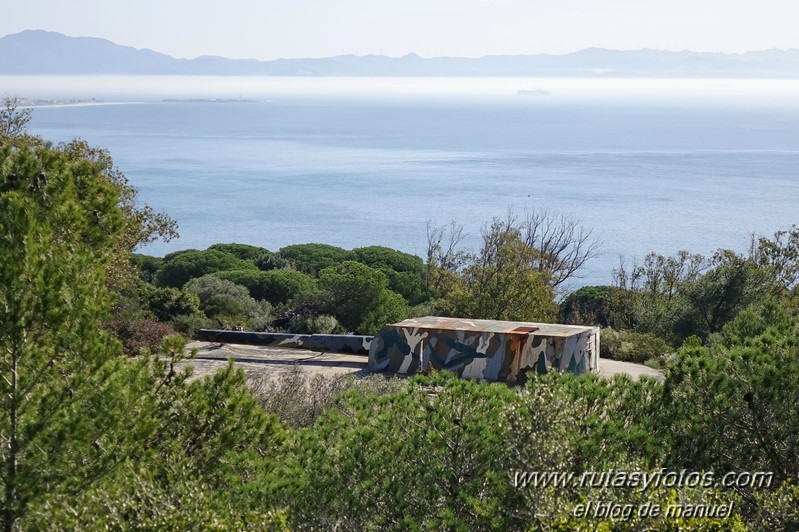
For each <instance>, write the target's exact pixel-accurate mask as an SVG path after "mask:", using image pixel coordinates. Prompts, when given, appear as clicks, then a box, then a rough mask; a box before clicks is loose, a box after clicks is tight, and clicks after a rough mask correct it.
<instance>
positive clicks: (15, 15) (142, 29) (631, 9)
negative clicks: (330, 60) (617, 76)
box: [0, 0, 799, 59]
mask: <svg viewBox="0 0 799 532" xmlns="http://www.w3.org/2000/svg"><path fill="white" fill-rule="evenodd" d="M0 1H1V2H3V3H6V2H8V3H11V2H13V0H0ZM2 11H3V14H2V17H0V36H2V35H6V34H9V33H17V32H19V31H23V30H26V29H43V30H49V31H57V32H60V33H64V34H66V35H70V36H75V37H100V38H104V39H109V40H111V41H114V42H116V43H117V44H124V45H128V46H133V47H136V48H149V49H152V50H156V51H159V52H163V53H167V54H169V55H173V56H175V57H187V58H193V57H197V56H200V55H218V56H224V57H230V58H240V59H243V58H253V59H277V58H296V57H329V56H335V55H340V54H356V55H367V54H379V55H389V56H395V57H396V56H402V55H405V54H407V53H410V52H414V53H417V54H419V55H421V56H423V57H437V56H457V57H481V56H484V55H493V54H538V53H550V54H564V53H569V52H573V51H577V50H581V49H584V48H590V47H600V48H611V49H618V50H634V49H641V48H655V49H662V50H692V51H703V52H725V53H740V52H744V51H748V50H765V49H771V48H781V49H787V48H799V31H797V29H796V21H797V20H799V2H797V1H796V0H758V1H754V0H391V1H387V0H225V1H211V0H136V1H131V0H70V1H65V0H24V1H19V2H14V6H13V9H3V10H2Z"/></svg>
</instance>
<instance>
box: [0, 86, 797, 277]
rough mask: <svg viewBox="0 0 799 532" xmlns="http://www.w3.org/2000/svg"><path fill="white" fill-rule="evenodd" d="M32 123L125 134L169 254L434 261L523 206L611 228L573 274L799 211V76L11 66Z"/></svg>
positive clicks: (115, 137)
mask: <svg viewBox="0 0 799 532" xmlns="http://www.w3.org/2000/svg"><path fill="white" fill-rule="evenodd" d="M0 95H2V96H5V95H8V96H20V97H27V98H46V99H54V100H59V99H69V98H78V99H90V98H94V99H96V100H97V101H99V102H101V103H92V104H85V105H51V106H39V107H36V108H35V109H34V111H33V118H32V122H31V125H30V129H31V131H32V132H33V133H35V134H38V135H41V136H42V137H44V138H46V139H48V140H52V141H54V142H61V141H69V140H71V139H73V138H82V139H85V140H86V141H88V142H89V143H91V144H92V145H95V146H99V147H104V148H108V149H109V150H110V152H111V154H112V156H113V158H114V161H115V163H116V165H117V166H118V167H119V169H120V170H122V172H123V173H124V174H125V175H126V176H127V178H128V179H129V181H130V183H131V184H132V185H134V186H135V187H137V188H138V190H139V199H140V201H141V202H142V203H145V204H147V205H150V206H151V207H153V208H154V209H155V210H157V211H162V212H165V213H167V214H168V215H169V216H171V217H172V218H174V219H175V220H176V221H177V222H178V224H179V232H180V237H179V238H178V239H175V240H173V241H171V242H168V243H165V242H156V243H153V244H151V245H148V246H146V247H143V248H142V249H140V250H139V252H141V253H146V254H151V255H159V256H160V255H164V254H166V253H169V252H171V251H175V250H179V249H186V248H197V249H203V248H205V247H207V246H209V245H211V244H214V243H217V242H241V243H247V244H253V245H257V246H263V247H266V248H268V249H270V250H277V249H279V248H281V247H282V246H286V245H289V244H300V243H308V242H321V243H327V244H333V245H336V246H341V247H344V248H347V249H350V248H353V247H360V246H368V245H382V246H388V247H392V248H395V249H399V250H402V251H405V252H408V253H414V254H417V255H420V256H423V255H424V253H425V249H426V244H427V238H426V227H427V226H428V224H432V225H444V224H448V223H449V222H450V221H454V222H456V223H457V224H460V225H462V226H463V228H464V231H465V233H466V238H465V239H464V241H463V245H464V246H465V247H466V248H468V249H471V250H475V251H476V250H477V249H479V245H480V233H481V230H482V229H483V228H484V227H485V226H486V224H489V223H490V222H491V220H492V219H493V218H494V217H504V216H506V215H507V214H508V212H509V211H512V212H513V213H515V215H517V216H520V217H524V215H525V213H526V212H530V211H542V210H546V211H547V212H549V213H551V214H554V215H557V216H560V215H565V216H567V217H571V218H574V219H576V220H579V223H580V224H581V225H583V226H584V227H586V228H587V229H590V230H592V231H593V235H594V236H595V237H596V238H597V239H598V241H599V242H600V245H599V248H598V253H597V256H596V257H594V258H593V259H592V260H591V261H589V262H588V263H587V264H586V266H585V267H584V269H583V271H582V272H581V273H582V276H581V277H580V278H579V279H575V280H574V282H573V283H572V285H571V288H572V289H573V288H577V287H579V286H582V285H596V284H609V283H610V282H611V279H612V271H613V269H614V267H616V266H617V265H618V264H619V262H620V260H624V262H625V263H626V264H628V265H629V264H631V263H633V262H635V261H638V262H640V261H641V260H642V259H643V257H644V256H645V255H646V254H647V253H649V252H651V251H655V252H657V253H661V254H666V255H668V254H672V253H675V252H677V251H679V250H688V251H691V252H695V253H703V254H710V253H712V252H713V251H714V250H716V249H719V248H726V249H732V250H735V251H738V252H744V251H745V250H746V249H747V247H748V244H749V242H750V239H751V237H752V235H770V234H772V233H773V232H774V231H777V230H781V229H788V228H790V226H791V225H792V224H796V223H799V211H798V210H797V202H798V201H799V80H730V79H615V78H609V79H608V78H585V79H579V78H567V79H558V78H390V77H384V78H320V77H287V78H281V77H166V76H163V77H162V76H116V77H114V76H82V77H64V76H0Z"/></svg>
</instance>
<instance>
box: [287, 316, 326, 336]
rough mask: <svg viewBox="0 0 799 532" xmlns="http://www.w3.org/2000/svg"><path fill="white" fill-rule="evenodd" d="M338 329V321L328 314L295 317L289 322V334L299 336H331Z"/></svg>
mask: <svg viewBox="0 0 799 532" xmlns="http://www.w3.org/2000/svg"><path fill="white" fill-rule="evenodd" d="M336 327H338V321H336V318H334V317H333V316H329V315H326V314H323V315H320V316H301V315H296V316H293V317H292V318H291V319H290V320H289V324H288V332H292V333H297V334H331V333H332V332H333V331H335V330H336Z"/></svg>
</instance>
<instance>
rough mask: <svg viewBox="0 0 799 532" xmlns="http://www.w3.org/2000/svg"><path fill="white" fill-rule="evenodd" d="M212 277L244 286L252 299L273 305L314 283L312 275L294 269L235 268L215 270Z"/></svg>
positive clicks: (302, 293)
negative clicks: (221, 270)
mask: <svg viewBox="0 0 799 532" xmlns="http://www.w3.org/2000/svg"><path fill="white" fill-rule="evenodd" d="M214 277H218V278H220V279H226V280H228V281H231V282H234V283H236V284H239V285H241V286H244V287H246V288H247V290H249V292H250V296H252V298H253V299H257V300H266V301H268V302H269V303H271V304H273V305H279V304H282V303H287V302H289V301H291V300H292V299H295V298H296V297H298V296H301V295H304V294H307V293H309V292H311V291H313V289H314V288H315V285H316V282H315V280H314V279H313V278H312V277H309V276H307V275H305V274H304V273H300V272H298V271H294V270H269V271H257V270H237V271H226V272H217V273H215V274H214Z"/></svg>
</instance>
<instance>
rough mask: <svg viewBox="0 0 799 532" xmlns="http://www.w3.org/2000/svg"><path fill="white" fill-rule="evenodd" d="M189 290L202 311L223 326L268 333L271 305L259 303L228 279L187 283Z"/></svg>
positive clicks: (204, 278) (210, 279)
mask: <svg viewBox="0 0 799 532" xmlns="http://www.w3.org/2000/svg"><path fill="white" fill-rule="evenodd" d="M186 290H187V291H189V292H192V293H194V294H197V296H198V297H199V298H200V309H201V310H202V311H203V312H205V315H206V316H207V317H209V318H211V319H214V320H217V321H218V322H219V323H220V325H222V326H242V327H247V328H249V329H253V330H264V329H265V328H266V327H267V326H268V324H269V321H270V319H271V313H272V307H271V305H269V303H267V302H266V301H262V302H260V303H259V302H258V301H255V300H254V299H253V298H251V297H250V294H249V293H248V292H247V289H246V288H245V287H243V286H241V285H237V284H235V283H232V282H230V281H227V280H225V279H218V278H216V277H214V276H213V275H206V276H204V277H200V278H199V279H192V280H191V281H189V282H188V283H186Z"/></svg>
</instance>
